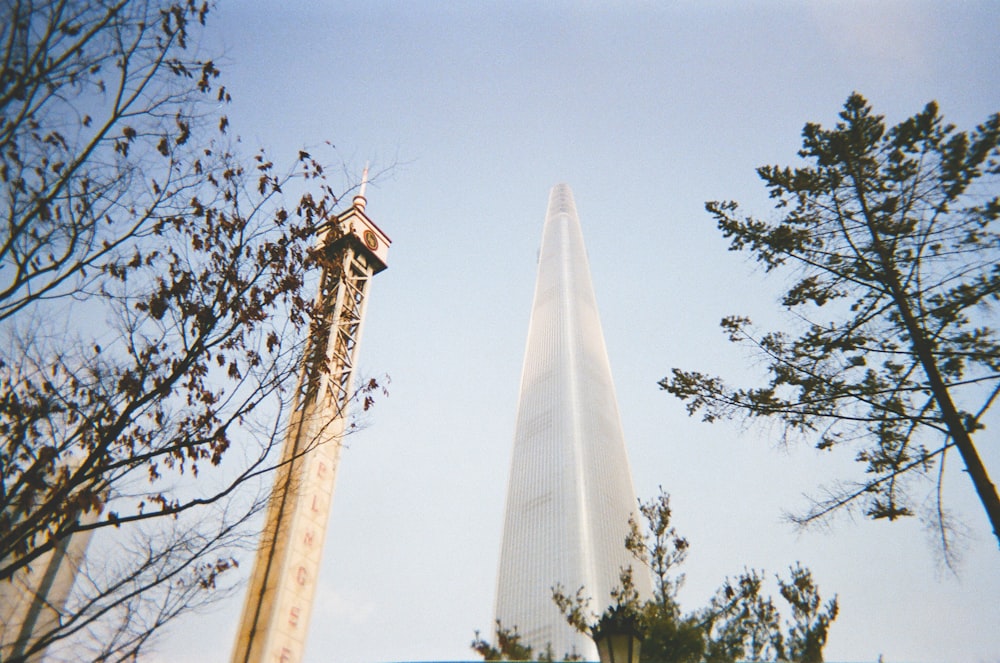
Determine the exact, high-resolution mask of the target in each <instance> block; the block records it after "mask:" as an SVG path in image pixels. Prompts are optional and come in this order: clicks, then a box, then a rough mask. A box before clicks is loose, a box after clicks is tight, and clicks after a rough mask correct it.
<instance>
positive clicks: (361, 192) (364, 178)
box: [354, 163, 368, 212]
mask: <svg viewBox="0 0 1000 663" xmlns="http://www.w3.org/2000/svg"><path fill="white" fill-rule="evenodd" d="M367 188H368V164H367V163H365V170H364V172H363V173H362V174H361V188H360V189H358V195H356V196H354V206H355V207H357V208H358V209H359V210H360V211H362V212H364V211H365V205H367V204H368V199H367V198H365V189H367Z"/></svg>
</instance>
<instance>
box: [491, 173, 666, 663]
mask: <svg viewBox="0 0 1000 663" xmlns="http://www.w3.org/2000/svg"><path fill="white" fill-rule="evenodd" d="M636 511H637V505H636V498H635V489H634V488H633V486H632V476H631V471H630V469H629V464H628V457H627V454H626V450H625V439H624V434H623V432H622V425H621V418H620V416H619V413H618V403H617V399H616V396H615V389H614V383H613V382H612V378H611V366H610V363H609V361H608V354H607V350H606V348H605V344H604V334H603V332H602V331H601V322H600V318H599V316H598V311H597V301H596V298H595V296H594V289H593V285H592V283H591V279H590V266H589V262H588V260H587V253H586V249H585V247H584V244H583V234H582V232H581V230H580V221H579V218H578V217H577V212H576V206H575V204H574V201H573V194H572V191H570V188H569V187H568V186H567V185H565V184H560V185H557V186H555V187H553V189H552V191H551V193H550V195H549V206H548V213H547V215H546V218H545V227H544V231H543V235H542V247H541V251H540V253H539V261H538V276H537V280H536V283H535V296H534V304H533V307H532V312H531V322H530V324H529V327H528V342H527V348H526V350H525V355H524V366H523V368H522V374H521V390H520V396H519V404H518V410H517V423H516V427H515V433H514V449H513V455H512V461H511V470H510V479H509V485H508V492H507V507H506V518H505V522H504V530H503V543H502V547H501V552H500V568H499V573H498V579H497V602H496V617H497V619H498V620H500V622H501V623H502V624H503V626H504V627H505V628H513V627H517V630H518V633H520V634H521V636H522V641H523V642H524V643H526V644H529V645H531V646H532V647H533V648H534V649H535V652H536V653H538V652H541V651H544V650H545V647H546V646H547V645H550V644H551V646H552V650H553V653H554V654H555V655H556V657H557V659H556V660H558V659H559V658H561V657H562V655H563V654H565V653H571V652H574V651H575V652H576V653H578V654H582V655H583V656H584V657H586V658H587V659H588V660H597V650H596V648H595V647H594V643H593V641H592V640H591V639H590V638H588V637H586V636H584V635H582V634H580V633H577V632H576V631H575V630H573V629H572V628H571V627H570V626H569V625H568V624H567V623H566V621H565V619H564V618H563V617H562V615H561V614H560V613H559V611H558V609H557V608H556V606H555V604H554V603H553V602H552V597H551V589H550V588H551V587H552V586H553V585H555V584H556V583H559V584H561V585H562V586H563V587H564V588H565V589H566V590H568V591H570V592H575V591H576V589H577V588H579V587H580V586H584V587H585V588H586V592H587V594H588V595H589V596H591V597H592V598H593V599H594V601H593V604H592V608H593V610H594V612H596V613H597V614H600V613H601V612H602V611H603V610H604V609H605V608H606V607H608V606H609V605H610V604H611V597H610V592H611V590H612V589H613V588H614V587H615V586H617V585H619V584H620V583H619V573H620V570H621V569H622V568H623V567H625V566H629V565H631V566H633V567H634V569H635V572H636V573H635V580H636V584H637V588H638V589H639V591H640V594H641V595H643V596H649V595H650V579H649V575H648V573H647V572H646V571H645V570H643V569H640V568H635V567H637V564H636V562H635V560H634V559H632V558H631V555H630V554H629V553H628V552H627V551H626V550H625V546H624V543H625V537H626V534H627V532H628V518H629V516H630V515H631V514H633V513H635V512H636Z"/></svg>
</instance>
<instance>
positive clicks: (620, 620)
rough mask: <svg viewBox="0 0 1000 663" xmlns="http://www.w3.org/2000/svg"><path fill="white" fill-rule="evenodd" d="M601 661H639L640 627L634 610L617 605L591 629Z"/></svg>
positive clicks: (634, 662)
mask: <svg viewBox="0 0 1000 663" xmlns="http://www.w3.org/2000/svg"><path fill="white" fill-rule="evenodd" d="M591 637H593V639H594V643H595V644H596V645H597V653H598V655H599V656H600V657H601V663H639V649H640V648H641V646H642V628H641V627H640V625H639V618H638V616H637V615H636V614H635V611H634V610H631V609H628V608H626V607H625V606H621V605H617V606H615V607H613V608H611V609H609V610H608V611H607V612H605V613H604V616H603V617H601V621H599V622H597V626H595V627H594V628H592V629H591Z"/></svg>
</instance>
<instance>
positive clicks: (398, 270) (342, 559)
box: [149, 0, 1000, 663]
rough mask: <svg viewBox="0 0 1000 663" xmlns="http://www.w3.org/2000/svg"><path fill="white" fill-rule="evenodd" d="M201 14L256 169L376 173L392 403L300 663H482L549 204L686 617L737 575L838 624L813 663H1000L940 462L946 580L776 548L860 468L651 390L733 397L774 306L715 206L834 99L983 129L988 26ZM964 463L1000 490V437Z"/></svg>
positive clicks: (660, 14) (355, 8)
mask: <svg viewBox="0 0 1000 663" xmlns="http://www.w3.org/2000/svg"><path fill="white" fill-rule="evenodd" d="M221 5H222V6H221V7H219V9H218V10H217V11H215V12H214V13H213V14H212V15H211V16H210V21H209V28H208V31H207V33H206V34H205V35H204V38H203V42H202V48H203V49H204V50H205V51H206V52H209V53H223V54H224V57H222V58H220V60H221V62H222V69H223V77H224V82H225V84H226V85H227V87H228V89H230V90H231V92H232V94H233V97H234V102H233V105H232V107H231V108H230V109H229V110H228V115H229V117H230V120H231V126H232V128H233V131H234V132H235V133H236V134H239V135H240V136H241V137H242V141H243V144H244V147H245V148H246V150H247V153H248V154H249V153H252V152H253V151H254V150H255V149H256V148H257V147H259V146H266V147H268V148H269V150H270V152H271V156H272V157H273V158H274V160H275V161H276V162H277V163H282V162H285V161H288V160H289V159H290V158H292V157H293V156H294V155H295V154H296V153H297V151H298V150H299V148H301V147H306V148H308V149H310V150H313V151H314V153H315V155H316V156H320V157H323V156H324V155H326V157H327V160H328V161H331V162H333V163H334V165H335V166H337V167H338V168H339V167H340V165H341V164H343V166H344V169H345V172H344V174H343V175H342V176H341V175H339V174H335V175H334V185H335V187H336V186H337V185H338V184H340V185H342V188H345V189H346V188H347V187H348V186H350V185H351V184H352V183H353V182H354V181H355V178H358V177H359V176H360V172H361V169H362V168H363V166H364V164H365V162H366V161H371V162H372V169H373V171H376V172H377V171H382V170H383V169H386V168H390V167H391V170H390V171H389V172H388V173H385V174H383V175H381V176H379V177H378V179H376V181H374V182H373V183H372V184H371V186H370V187H369V190H368V208H367V211H368V214H369V216H371V217H372V218H373V219H374V220H375V222H376V223H378V224H379V226H380V227H381V228H382V229H383V230H385V232H386V233H387V234H388V235H389V236H390V237H391V238H392V240H393V245H392V248H391V250H390V254H389V269H388V270H387V271H386V272H384V273H382V274H380V275H379V276H378V277H377V278H376V280H375V282H374V284H373V287H372V291H371V299H370V304H369V309H368V319H367V322H366V329H365V335H364V339H363V341H362V346H361V358H360V364H361V367H362V370H363V372H364V373H365V374H369V375H381V374H383V373H388V374H389V375H390V376H391V379H392V384H391V387H390V389H391V393H390V396H389V398H388V399H385V400H382V401H380V402H379V403H378V405H377V406H376V408H375V409H374V411H373V412H372V414H371V416H370V417H369V420H368V427H367V428H366V429H365V430H364V431H362V432H361V433H359V434H357V435H355V436H353V437H351V438H350V439H349V448H348V449H347V450H345V453H344V454H343V456H342V462H341V467H340V476H339V479H338V484H337V486H336V492H335V495H334V501H333V511H332V515H331V521H330V526H329V530H328V534H327V542H326V548H325V562H324V567H323V570H322V573H321V576H320V579H319V582H320V589H319V592H318V596H317V602H316V606H315V613H314V616H313V619H312V625H311V634H310V639H309V643H308V646H307V651H306V661H307V662H308V663H321V662H322V663H380V662H389V661H426V660H472V659H474V658H475V654H474V653H473V652H472V651H471V650H470V649H469V646H468V645H469V642H470V641H471V640H472V638H473V632H474V631H475V630H477V629H479V630H483V631H488V630H489V629H490V627H491V623H492V619H493V600H494V592H495V582H496V580H495V578H496V565H497V558H498V554H499V547H500V534H501V527H502V517H503V507H504V496H505V492H506V481H507V470H508V463H509V459H510V451H511V444H512V439H513V428H514V417H515V408H516V400H517V390H518V384H519V379H520V370H521V362H522V356H523V352H524V343H525V339H526V335H527V326H528V316H529V313H530V307H531V297H532V291H533V284H534V278H535V257H536V251H537V249H538V244H539V241H540V238H541V231H542V222H543V219H544V214H545V207H546V202H547V197H548V192H549V189H550V187H551V186H552V185H554V184H556V183H558V182H566V183H568V184H569V185H570V186H571V187H572V189H573V192H574V196H575V199H576V203H577V208H578V210H579V214H580V219H581V223H582V226H583V232H584V237H585V240H586V242H587V247H588V252H589V256H590V261H591V269H592V277H593V280H594V285H595V288H596V291H597V298H598V303H599V306H600V311H601V317H602V321H603V327H604V334H605V337H606V340H607V346H608V353H609V356H610V360H611V366H612V371H613V374H614V377H615V383H616V387H617V390H618V401H619V407H620V410H621V413H622V419H623V424H624V428H625V433H626V439H627V442H628V449H629V454H630V458H631V463H632V468H633V475H634V481H635V486H636V491H637V493H638V494H639V495H640V496H641V497H651V496H653V495H654V494H655V493H656V492H657V487H658V486H661V485H662V486H663V487H664V489H666V490H667V491H668V492H669V493H671V495H672V503H673V506H674V513H675V523H676V525H677V527H678V528H679V530H680V531H681V532H682V533H683V534H685V535H686V536H687V537H688V539H689V540H690V542H691V545H692V550H691V553H690V558H689V562H688V563H687V565H686V569H685V570H686V574H687V583H686V585H685V587H684V589H683V591H682V593H681V597H680V598H681V603H682V606H683V607H684V608H686V609H688V610H691V609H694V608H697V607H700V606H703V605H705V603H707V601H708V599H709V597H710V595H711V594H712V592H713V590H714V589H715V588H717V587H719V586H720V585H721V583H722V581H723V579H724V577H725V576H727V575H730V576H732V575H734V574H737V573H739V572H740V571H742V570H743V569H744V568H745V567H753V568H758V569H764V570H766V572H767V573H768V575H769V577H771V578H773V575H774V574H775V573H778V572H782V573H787V569H788V567H789V566H790V565H792V564H794V563H795V562H796V561H798V562H801V563H802V564H803V565H805V566H808V567H809V568H811V569H812V571H813V575H814V578H815V580H816V581H817V582H818V583H819V585H820V588H821V591H822V593H823V594H824V596H832V595H833V594H837V595H838V596H839V600H840V607H841V615H840V618H839V619H838V620H837V621H836V622H835V623H834V625H833V627H832V629H831V632H830V640H829V645H828V646H827V649H826V657H827V660H830V661H875V660H876V659H877V658H878V657H879V655H880V654H881V655H883V656H884V660H885V661H887V662H889V661H910V662H932V661H955V662H969V663H983V662H996V661H1000V628H998V625H1000V598H998V597H1000V552H998V550H997V545H996V540H995V539H994V537H993V536H992V534H991V533H990V530H989V526H988V523H987V521H986V518H985V516H984V514H983V512H982V509H981V507H980V506H979V504H978V502H977V501H976V500H975V497H974V494H973V492H972V489H971V486H970V485H969V482H968V480H967V479H966V477H965V475H964V474H963V473H962V472H960V471H959V469H960V468H959V467H958V459H957V458H955V459H953V460H952V463H951V469H952V470H953V471H951V472H950V473H949V476H948V477H947V483H946V490H947V499H948V502H949V504H950V506H951V508H952V509H953V510H954V511H955V512H956V513H958V514H959V515H961V517H962V519H963V521H964V523H965V524H966V525H967V527H968V529H969V531H970V533H971V537H970V539H969V542H968V548H967V550H966V553H965V557H964V562H963V564H962V566H961V568H960V575H959V577H957V578H956V577H954V576H952V575H950V574H948V573H947V572H943V571H942V570H941V568H940V565H939V564H938V562H937V559H936V556H935V551H934V547H933V545H932V544H931V543H929V542H928V537H927V534H926V532H925V531H924V529H923V528H922V526H921V524H920V523H919V522H918V521H917V520H916V519H913V520H912V521H911V522H905V523H902V524H888V523H872V522H869V521H865V520H863V519H860V518H859V519H856V520H854V521H852V520H850V519H849V518H842V519H839V520H836V521H835V522H834V523H833V526H832V527H830V528H828V529H825V530H810V531H806V532H801V533H800V532H796V531H795V530H794V529H793V528H792V527H791V526H790V525H788V524H786V523H785V522H783V520H782V512H783V510H795V509H802V508H804V506H805V505H806V502H805V499H804V498H803V497H802V496H803V494H804V493H810V492H811V493H812V494H818V490H817V486H818V485H820V484H823V483H827V484H830V483H833V482H834V481H835V480H836V479H850V478H854V477H857V474H856V472H858V471H860V469H861V468H860V467H859V466H858V467H856V466H855V463H853V462H852V461H851V458H852V456H853V452H851V451H850V450H845V451H844V452H842V453H838V454H834V455H833V456H832V457H831V456H829V455H827V456H825V457H819V456H818V452H815V451H814V450H813V449H812V448H811V446H810V445H809V444H802V445H799V446H794V447H792V448H789V449H781V448H779V447H778V444H777V441H776V437H775V434H776V432H777V431H776V430H769V429H766V428H763V429H761V428H754V429H749V430H742V429H741V428H740V426H739V425H738V424H731V423H717V424H713V425H708V424H702V423H700V422H699V421H697V420H692V419H689V418H688V417H687V415H686V413H685V411H684V409H683V406H682V405H681V403H679V402H678V401H676V400H675V399H673V397H671V396H669V395H667V394H666V393H664V392H661V391H659V390H658V388H657V386H656V382H657V380H659V379H660V378H662V377H663V376H665V375H667V374H668V373H669V371H670V369H671V368H672V367H675V366H677V367H683V368H691V369H700V370H704V371H708V372H716V373H719V374H722V375H724V376H726V377H729V378H731V379H733V380H736V381H738V380H739V379H741V378H745V379H752V377H753V376H754V375H756V374H757V369H758V366H757V365H756V364H755V363H754V361H753V360H752V358H750V357H749V356H748V355H746V354H745V353H744V352H743V351H741V350H740V349H739V348H737V347H735V346H732V345H731V344H729V343H728V342H727V341H726V339H725V337H724V335H723V334H722V333H721V331H720V329H719V327H718V322H719V320H720V319H721V318H722V317H723V316H725V315H728V314H734V313H740V314H747V315H750V316H751V317H753V318H754V319H755V320H758V321H759V322H761V323H763V324H764V326H767V325H768V323H772V324H778V323H779V322H780V316H779V312H778V307H777V304H776V303H775V297H776V293H778V292H779V291H780V289H781V287H782V285H783V284H784V283H785V281H783V279H782V278H781V277H780V276H765V275H764V274H762V273H761V272H759V271H758V270H756V269H755V268H754V266H753V265H752V264H751V263H750V262H749V261H747V260H746V259H745V258H744V257H743V256H741V255H738V254H733V253H729V252H727V251H726V246H727V245H726V242H725V240H724V239H723V238H722V237H721V235H720V233H719V232H718V231H717V230H716V228H715V227H714V224H713V222H712V220H711V219H710V218H709V216H708V215H707V214H706V213H705V212H704V209H703V205H704V202H705V201H706V200H714V199H729V198H732V199H736V200H739V201H740V202H742V203H744V205H745V206H747V207H748V208H749V209H751V210H753V211H755V212H757V213H759V214H760V215H763V216H767V215H768V214H769V213H770V212H769V209H770V208H769V207H768V201H767V198H766V195H765V193H764V190H763V188H762V186H761V185H760V182H759V180H758V179H757V177H756V175H755V172H754V168H755V167H756V166H759V165H762V164H768V163H778V164H790V163H793V162H794V158H795V152H796V150H797V149H798V147H799V144H800V131H801V128H802V126H803V124H805V123H806V122H807V121H819V122H823V123H826V124H831V123H832V122H833V121H834V120H835V118H836V113H837V112H838V111H839V109H840V108H841V106H842V104H843V102H844V100H845V99H846V98H847V96H848V95H849V94H850V93H851V92H852V91H855V90H857V91H859V92H861V93H862V94H864V95H865V96H866V97H867V98H868V99H869V100H870V101H871V102H872V103H873V104H874V106H875V108H876V110H877V111H878V112H880V113H882V114H885V115H886V116H887V118H888V119H889V120H890V121H893V122H894V121H898V120H901V119H903V118H905V117H908V116H909V115H912V114H913V113H915V112H917V111H918V110H920V109H921V108H922V107H923V105H924V104H925V103H926V102H928V101H930V100H932V99H936V100H938V101H939V103H940V105H941V109H942V112H943V113H944V115H945V117H946V118H947V119H948V120H950V121H951V122H954V123H955V124H957V125H958V126H959V127H961V128H971V126H973V125H974V124H976V123H978V122H981V121H983V120H984V119H986V117H987V116H988V115H989V114H991V113H993V112H996V111H998V110H1000V39H998V37H1000V4H997V3H995V2H919V1H908V2H894V1H888V0H882V1H879V2H809V3H803V2H792V1H788V2H752V1H751V2H732V3H723V2H706V1H704V0H699V1H694V0H691V1H675V2H669V1H664V2H652V1H650V2H639V1H635V2H611V1H604V0H593V1H589V2H570V1H568V0H567V1H565V2H544V1H541V2H528V1H521V0H517V1H513V2H490V3H471V2H450V3H435V2H391V1H385V2H351V3H332V2H331V3H321V2H306V1H305V0H300V1H293V2H233V1H230V2H222V3H221ZM324 141H330V142H331V143H333V144H334V145H335V146H336V150H335V151H324V150H323V149H322V145H323V143H324ZM336 172H337V171H336V169H335V173H336ZM993 423H994V424H997V423H1000V421H998V418H997V417H996V416H994V417H993ZM980 439H981V441H982V442H983V443H984V444H983V446H982V448H981V451H982V453H983V457H984V461H985V462H986V464H987V467H988V468H989V470H990V471H991V472H992V476H993V479H994V481H1000V449H998V448H997V447H996V445H995V444H993V445H992V447H990V446H987V445H988V444H989V443H991V442H995V433H990V432H989V430H987V432H986V433H985V434H983V435H980ZM244 561H245V563H244V564H243V565H242V567H241V570H242V572H244V573H249V569H250V566H251V564H250V560H249V559H246V560H244ZM554 581H555V579H554ZM770 589H771V591H772V593H773V594H774V595H775V596H777V588H776V587H775V586H774V585H772V586H771V588H770ZM241 602H242V596H237V597H235V598H234V599H233V600H231V601H229V602H227V603H225V604H224V605H222V606H219V607H218V608H217V610H216V611H215V612H213V613H210V614H206V615H199V616H198V617H197V618H196V619H192V620H189V621H186V622H183V623H181V624H178V625H177V626H175V627H174V628H173V629H171V630H169V631H168V632H166V633H165V634H164V635H163V637H162V640H161V644H160V654H159V655H158V656H156V657H153V656H150V657H149V659H150V660H163V661H182V660H183V661H226V660H228V657H229V655H230V651H231V648H232V646H233V641H234V637H235V629H236V621H237V619H238V615H239V610H240V606H241Z"/></svg>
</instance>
